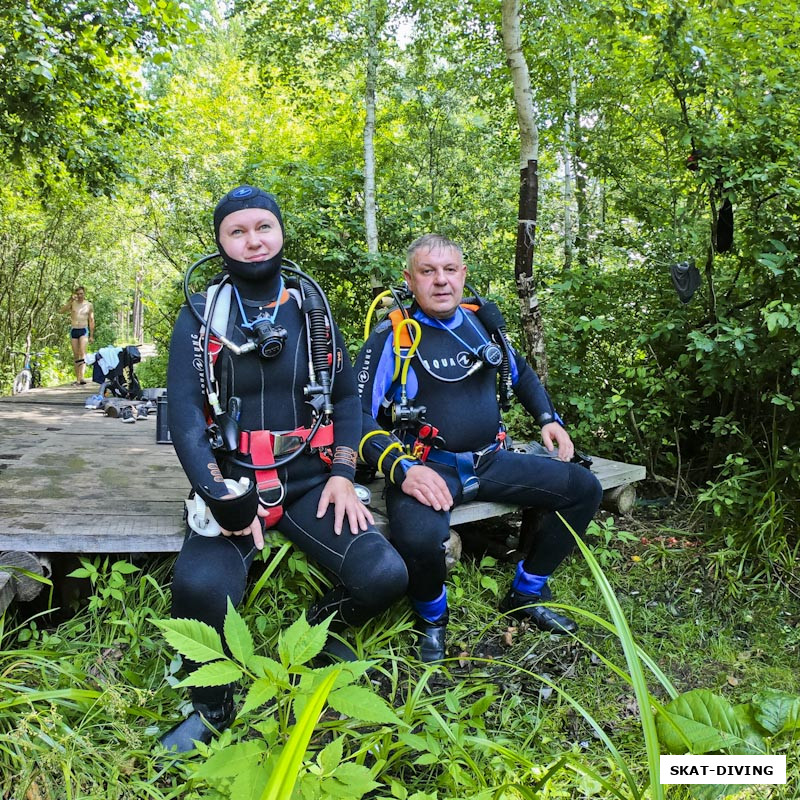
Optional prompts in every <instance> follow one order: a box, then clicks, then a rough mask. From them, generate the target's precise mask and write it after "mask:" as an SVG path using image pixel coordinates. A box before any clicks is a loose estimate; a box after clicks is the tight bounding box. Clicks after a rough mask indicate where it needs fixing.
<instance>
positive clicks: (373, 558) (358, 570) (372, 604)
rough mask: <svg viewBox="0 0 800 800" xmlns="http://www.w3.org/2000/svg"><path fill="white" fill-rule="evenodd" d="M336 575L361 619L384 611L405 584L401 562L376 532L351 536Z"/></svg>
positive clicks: (402, 589) (406, 579)
mask: <svg viewBox="0 0 800 800" xmlns="http://www.w3.org/2000/svg"><path fill="white" fill-rule="evenodd" d="M342 535H343V536H344V535H345V534H342ZM339 577H340V578H341V581H342V583H343V584H344V586H345V587H346V589H347V591H348V594H349V595H350V597H351V599H352V601H353V604H354V605H355V606H357V607H360V608H361V610H362V612H363V613H364V614H366V618H365V619H369V618H370V617H373V616H375V615H376V614H380V613H381V612H382V611H385V610H386V609H387V608H389V606H391V605H392V603H394V602H395V601H397V600H399V599H400V598H401V597H403V596H404V595H405V593H406V589H407V587H408V572H407V570H406V565H405V562H404V561H403V559H402V558H401V557H400V554H399V553H398V552H397V550H395V549H394V547H392V545H391V544H390V543H389V542H388V541H387V540H386V539H385V538H384V537H383V535H381V534H380V533H378V532H377V531H369V532H367V533H360V534H359V535H358V536H357V537H356V538H355V539H354V541H353V543H352V544H351V545H350V547H349V548H348V550H347V553H346V554H345V557H344V560H343V561H342V567H341V570H340V575H339ZM348 621H350V622H351V624H353V623H354V620H348Z"/></svg>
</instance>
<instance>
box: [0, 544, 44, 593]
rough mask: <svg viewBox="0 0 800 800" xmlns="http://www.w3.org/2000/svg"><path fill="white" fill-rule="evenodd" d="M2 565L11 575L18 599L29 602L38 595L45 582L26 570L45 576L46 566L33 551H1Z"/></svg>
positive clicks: (0, 564) (0, 562)
mask: <svg viewBox="0 0 800 800" xmlns="http://www.w3.org/2000/svg"><path fill="white" fill-rule="evenodd" d="M0 567H2V568H3V569H4V570H5V571H6V572H8V573H9V574H10V575H11V583H12V584H13V587H14V594H15V595H16V596H17V599H18V600H22V601H25V602H27V601H28V600H33V599H34V598H35V597H38V596H39V594H40V592H41V591H42V589H43V588H44V586H45V584H44V583H42V581H37V580H36V578H32V577H31V576H30V575H26V574H25V573H26V572H29V573H32V574H33V575H40V576H44V567H43V566H42V564H41V562H40V561H39V559H38V558H36V556H35V555H33V553H27V552H25V551H13V550H6V551H5V552H3V553H0Z"/></svg>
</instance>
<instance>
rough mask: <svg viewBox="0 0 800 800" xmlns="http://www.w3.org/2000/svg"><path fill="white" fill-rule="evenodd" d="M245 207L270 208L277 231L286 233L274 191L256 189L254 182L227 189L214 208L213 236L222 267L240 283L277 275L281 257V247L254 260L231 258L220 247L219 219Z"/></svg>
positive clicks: (260, 280)
mask: <svg viewBox="0 0 800 800" xmlns="http://www.w3.org/2000/svg"><path fill="white" fill-rule="evenodd" d="M246 208H263V209H264V210H265V211H271V212H272V213H273V214H274V215H275V218H276V219H277V220H278V224H279V225H280V226H281V233H282V234H283V235H284V237H285V236H286V230H285V229H284V227H283V217H282V216H281V209H280V206H279V205H278V201H277V200H276V199H275V196H274V195H271V194H270V193H269V192H265V191H264V190H263V189H259V188H258V187H257V186H248V185H247V184H244V185H243V186H237V187H236V188H235V189H231V191H230V192H228V193H227V194H226V195H225V196H224V197H223V198H222V199H221V200H220V201H219V202H218V203H217V206H216V208H215V209H214V239H215V241H216V243H217V248H218V249H219V252H220V255H221V256H222V262H223V264H224V265H225V268H226V269H227V270H228V272H229V273H230V274H231V276H232V277H233V278H234V279H236V280H237V281H238V283H239V285H240V286H242V285H243V282H247V283H259V282H264V281H270V280H272V279H274V278H276V277H277V275H278V272H279V271H280V266H281V262H282V260H283V248H282V247H281V249H280V251H279V252H278V253H277V254H276V255H274V256H273V257H272V258H270V259H268V260H267V261H258V262H255V263H251V262H247V261H235V260H234V259H232V258H230V256H228V254H227V253H226V252H225V250H224V249H223V247H222V245H221V244H220V242H219V228H220V225H222V221H223V220H224V219H225V217H227V216H228V215H229V214H233V213H234V212H235V211H242V210H244V209H246Z"/></svg>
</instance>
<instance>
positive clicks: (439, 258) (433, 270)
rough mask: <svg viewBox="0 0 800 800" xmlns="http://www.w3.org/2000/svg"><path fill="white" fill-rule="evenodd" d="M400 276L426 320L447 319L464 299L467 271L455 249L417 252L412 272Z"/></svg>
mask: <svg viewBox="0 0 800 800" xmlns="http://www.w3.org/2000/svg"><path fill="white" fill-rule="evenodd" d="M403 277H404V278H405V279H406V282H407V283H408V287H409V289H411V291H412V292H413V293H414V297H415V298H416V301H417V303H418V305H419V307H420V308H421V309H422V310H423V311H424V312H425V313H426V314H427V315H428V316H429V317H434V318H436V319H449V318H450V317H452V316H453V314H454V313H455V311H456V309H457V308H458V306H459V303H461V299H462V298H463V296H464V283H465V282H466V280H467V268H466V266H465V264H464V260H463V258H462V257H461V253H459V252H458V250H456V249H455V248H452V247H446V248H437V249H435V250H418V251H417V252H416V253H415V254H414V263H413V264H412V266H411V269H410V270H408V269H406V270H403Z"/></svg>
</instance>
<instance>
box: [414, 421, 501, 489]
mask: <svg viewBox="0 0 800 800" xmlns="http://www.w3.org/2000/svg"><path fill="white" fill-rule="evenodd" d="M501 436H502V438H501ZM504 441H505V432H501V433H500V434H498V437H497V439H496V440H495V441H494V442H492V443H491V444H489V445H486V447H483V448H481V449H480V450H474V451H473V450H466V451H464V452H458V453H457V452H454V451H452V450H440V449H439V448H437V447H431V448H430V449H429V450H428V452H427V454H426V455H425V458H424V459H423V460H424V461H426V462H427V461H430V462H432V463H434V464H441V465H442V466H445V467H450V468H451V469H454V470H455V471H456V473H457V474H458V480H459V482H460V483H461V493H462V496H463V500H464V502H465V503H467V502H469V501H470V500H474V499H475V497H476V495H477V494H478V489H479V488H480V485H481V482H480V480H479V478H478V476H477V475H476V474H475V468H476V467H477V466H478V464H480V462H481V459H482V458H483V457H484V456H486V455H489V454H490V453H495V452H497V451H498V450H500V449H501V448H502V447H503V443H504ZM415 442H416V439H414V437H413V436H411V435H409V436H407V437H406V444H408V445H410V446H413V445H414V443H415Z"/></svg>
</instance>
